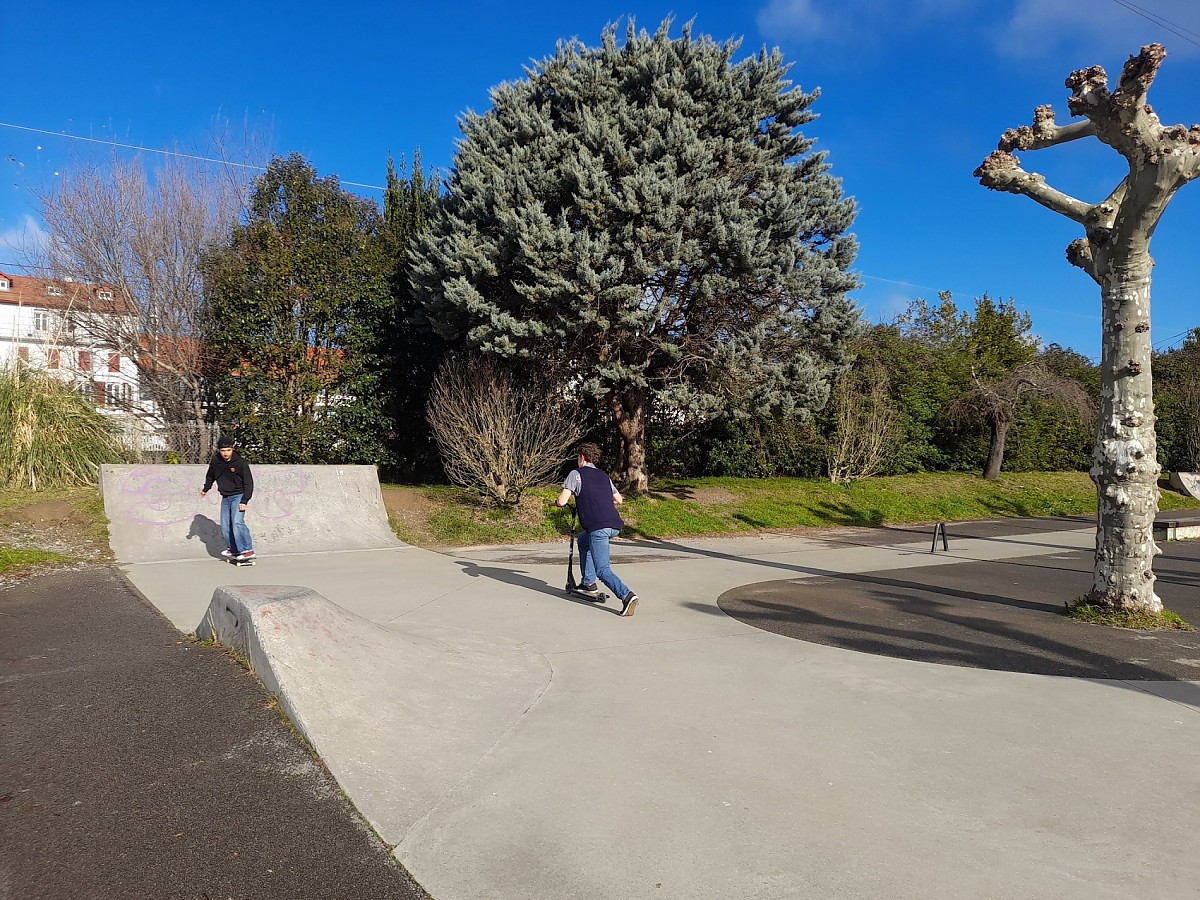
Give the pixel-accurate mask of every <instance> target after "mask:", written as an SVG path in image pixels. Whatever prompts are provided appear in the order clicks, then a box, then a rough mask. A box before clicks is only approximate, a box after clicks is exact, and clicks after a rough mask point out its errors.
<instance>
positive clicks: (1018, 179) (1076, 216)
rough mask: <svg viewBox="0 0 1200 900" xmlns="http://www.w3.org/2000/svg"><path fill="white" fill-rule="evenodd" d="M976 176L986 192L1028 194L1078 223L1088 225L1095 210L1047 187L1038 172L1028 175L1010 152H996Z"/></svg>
mask: <svg viewBox="0 0 1200 900" xmlns="http://www.w3.org/2000/svg"><path fill="white" fill-rule="evenodd" d="M974 174H975V177H976V178H978V179H979V183H980V184H982V185H983V186H984V187H985V188H989V189H991V190H993V191H1006V192H1008V193H1010V194H1024V195H1025V196H1026V197H1029V198H1031V199H1033V200H1036V201H1037V202H1038V203H1040V204H1041V205H1042V206H1044V207H1046V208H1047V209H1049V210H1052V211H1053V212H1056V213H1059V214H1061V215H1064V216H1066V217H1067V218H1068V219H1073V220H1075V221H1076V222H1080V223H1083V222H1085V221H1086V219H1087V216H1088V212H1089V211H1090V210H1091V206H1090V205H1089V204H1087V203H1084V202H1083V201H1082V200H1077V199H1076V198H1074V197H1071V196H1069V195H1068V194H1064V193H1062V192H1061V191H1058V190H1055V189H1054V188H1052V187H1050V186H1049V185H1048V184H1046V179H1045V178H1043V177H1042V176H1041V175H1038V174H1037V173H1036V172H1026V171H1025V170H1024V169H1022V168H1021V166H1020V164H1019V163H1018V162H1017V158H1016V157H1015V156H1013V155H1012V154H1011V153H1009V152H1008V151H1006V150H993V151H992V152H991V153H990V154H989V155H988V158H987V159H985V160H984V161H983V163H982V164H981V165H980V166H979V168H977V169H976V170H975V173H974Z"/></svg>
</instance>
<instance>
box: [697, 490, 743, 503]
mask: <svg viewBox="0 0 1200 900" xmlns="http://www.w3.org/2000/svg"><path fill="white" fill-rule="evenodd" d="M687 499H688V500H691V501H693V502H695V503H699V504H700V505H701V506H726V505H728V504H730V503H737V502H738V501H739V500H741V499H742V498H741V497H740V496H739V495H737V494H735V493H734V492H733V491H730V490H727V489H726V488H722V487H694V488H691V489H690V490H689V496H688V498H687Z"/></svg>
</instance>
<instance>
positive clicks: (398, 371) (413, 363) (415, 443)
mask: <svg viewBox="0 0 1200 900" xmlns="http://www.w3.org/2000/svg"><path fill="white" fill-rule="evenodd" d="M440 185H441V180H440V178H438V177H437V175H436V174H435V173H433V172H432V171H430V172H429V173H428V176H427V175H426V173H424V172H423V171H422V170H421V151H420V150H419V149H418V150H417V151H416V152H415V153H414V154H413V165H412V172H411V174H409V173H408V172H407V171H406V165H405V161H404V159H403V158H401V160H400V171H399V172H397V170H396V165H395V163H394V162H393V160H392V158H391V157H390V156H389V157H388V163H387V188H386V190H385V191H384V195H383V228H382V230H381V232H380V239H381V241H382V244H383V250H384V255H385V257H386V261H387V262H386V265H387V267H388V270H389V284H390V288H391V304H392V305H391V308H390V310H389V311H388V314H387V316H386V318H385V321H384V323H383V327H382V328H380V330H379V334H378V354H377V355H378V359H379V362H380V365H381V379H380V386H381V389H382V391H383V403H384V409H385V413H386V417H387V420H388V427H387V431H386V437H385V442H386V445H387V448H388V468H389V469H390V470H391V473H392V474H393V476H394V477H396V478H399V479H401V480H404V481H427V480H431V479H436V478H439V477H444V473H443V472H442V465H441V460H440V458H439V455H438V449H437V444H436V442H435V441H434V439H433V435H432V433H431V432H430V430H429V424H428V422H427V421H426V419H425V405H426V403H427V401H428V399H429V394H430V391H431V390H432V386H433V377H434V375H435V373H436V372H437V369H438V366H439V365H440V364H441V362H442V359H443V357H444V356H445V354H446V351H447V349H449V344H448V343H447V342H446V341H444V340H443V339H442V338H441V337H440V336H439V335H438V334H437V333H436V332H434V331H433V329H432V328H431V327H430V326H429V322H428V321H427V320H426V319H425V317H424V316H423V315H422V314H421V310H420V307H419V304H418V303H417V302H416V300H415V299H414V297H413V290H412V286H411V284H410V282H409V273H410V269H411V255H412V248H413V244H414V242H415V241H416V240H417V238H418V236H419V235H421V234H422V233H424V232H425V231H426V230H427V229H428V227H429V219H430V217H431V216H432V215H433V214H434V212H435V211H436V209H437V206H438V203H439V202H440Z"/></svg>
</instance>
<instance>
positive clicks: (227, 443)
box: [217, 435, 233, 450]
mask: <svg viewBox="0 0 1200 900" xmlns="http://www.w3.org/2000/svg"><path fill="white" fill-rule="evenodd" d="M232 446H233V438H231V437H226V436H225V435H221V438H220V440H218V441H217V449H218V450H224V449H225V448H226V447H232Z"/></svg>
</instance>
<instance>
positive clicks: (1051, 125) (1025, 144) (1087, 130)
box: [999, 106, 1096, 152]
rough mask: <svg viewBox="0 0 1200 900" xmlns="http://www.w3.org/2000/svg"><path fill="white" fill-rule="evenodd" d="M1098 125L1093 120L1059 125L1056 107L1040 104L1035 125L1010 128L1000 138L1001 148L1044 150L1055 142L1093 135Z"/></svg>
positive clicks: (1075, 139) (1035, 114)
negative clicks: (1055, 116) (1055, 119)
mask: <svg viewBox="0 0 1200 900" xmlns="http://www.w3.org/2000/svg"><path fill="white" fill-rule="evenodd" d="M1095 134H1096V126H1095V125H1093V124H1092V123H1091V122H1088V121H1083V122H1072V123H1070V124H1069V125H1061V126H1060V125H1057V124H1055V121H1054V108H1053V107H1051V106H1039V107H1038V108H1037V109H1035V110H1034V111H1033V125H1032V126H1029V125H1022V126H1021V127H1020V128H1010V129H1008V131H1006V132H1004V135H1003V137H1001V138H1000V144H999V149H1001V150H1008V151H1010V152H1011V151H1014V150H1042V149H1044V148H1046V147H1053V146H1054V145H1055V144H1064V143H1066V142H1067V141H1077V140H1079V139H1080V138H1085V137H1093V136H1094V135H1095Z"/></svg>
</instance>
